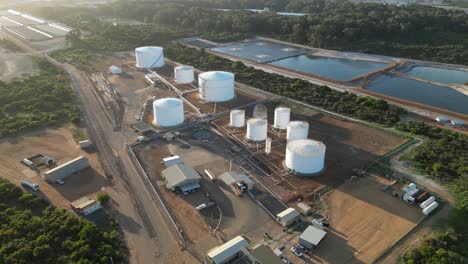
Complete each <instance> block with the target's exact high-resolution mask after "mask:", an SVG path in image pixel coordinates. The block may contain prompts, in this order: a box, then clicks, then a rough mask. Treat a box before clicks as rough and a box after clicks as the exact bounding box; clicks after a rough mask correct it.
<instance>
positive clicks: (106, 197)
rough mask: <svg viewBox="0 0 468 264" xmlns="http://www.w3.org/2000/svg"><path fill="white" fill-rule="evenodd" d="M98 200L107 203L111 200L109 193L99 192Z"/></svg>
mask: <svg viewBox="0 0 468 264" xmlns="http://www.w3.org/2000/svg"><path fill="white" fill-rule="evenodd" d="M96 200H98V202H100V203H101V204H106V203H107V202H109V200H110V196H109V194H107V193H98V194H97V195H96Z"/></svg>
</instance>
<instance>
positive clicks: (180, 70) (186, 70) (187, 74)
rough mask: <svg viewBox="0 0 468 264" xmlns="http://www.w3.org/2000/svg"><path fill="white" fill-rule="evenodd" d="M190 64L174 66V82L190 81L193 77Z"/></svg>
mask: <svg viewBox="0 0 468 264" xmlns="http://www.w3.org/2000/svg"><path fill="white" fill-rule="evenodd" d="M194 75H195V73H194V69H193V67H192V66H188V65H182V66H177V67H175V68H174V78H175V81H176V83H192V82H193V80H194V79H195V77H194Z"/></svg>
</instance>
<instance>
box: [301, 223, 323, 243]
mask: <svg viewBox="0 0 468 264" xmlns="http://www.w3.org/2000/svg"><path fill="white" fill-rule="evenodd" d="M326 234H327V232H325V231H323V230H322V229H320V228H318V227H315V226H309V227H307V229H306V230H304V232H303V233H302V234H301V235H300V236H299V239H302V240H305V241H307V242H309V243H311V244H313V245H315V246H317V245H318V244H319V243H320V241H322V239H323V238H324V237H325V235H326Z"/></svg>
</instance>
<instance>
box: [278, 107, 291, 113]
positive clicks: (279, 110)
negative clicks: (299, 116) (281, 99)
mask: <svg viewBox="0 0 468 264" xmlns="http://www.w3.org/2000/svg"><path fill="white" fill-rule="evenodd" d="M275 111H277V112H291V109H290V108H287V107H277V108H275Z"/></svg>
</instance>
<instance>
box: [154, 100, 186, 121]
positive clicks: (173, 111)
mask: <svg viewBox="0 0 468 264" xmlns="http://www.w3.org/2000/svg"><path fill="white" fill-rule="evenodd" d="M153 113H154V120H153V125H155V126H160V127H170V126H176V125H179V124H182V123H183V122H184V102H183V101H182V100H180V99H178V98H163V99H158V100H156V101H154V102H153Z"/></svg>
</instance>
